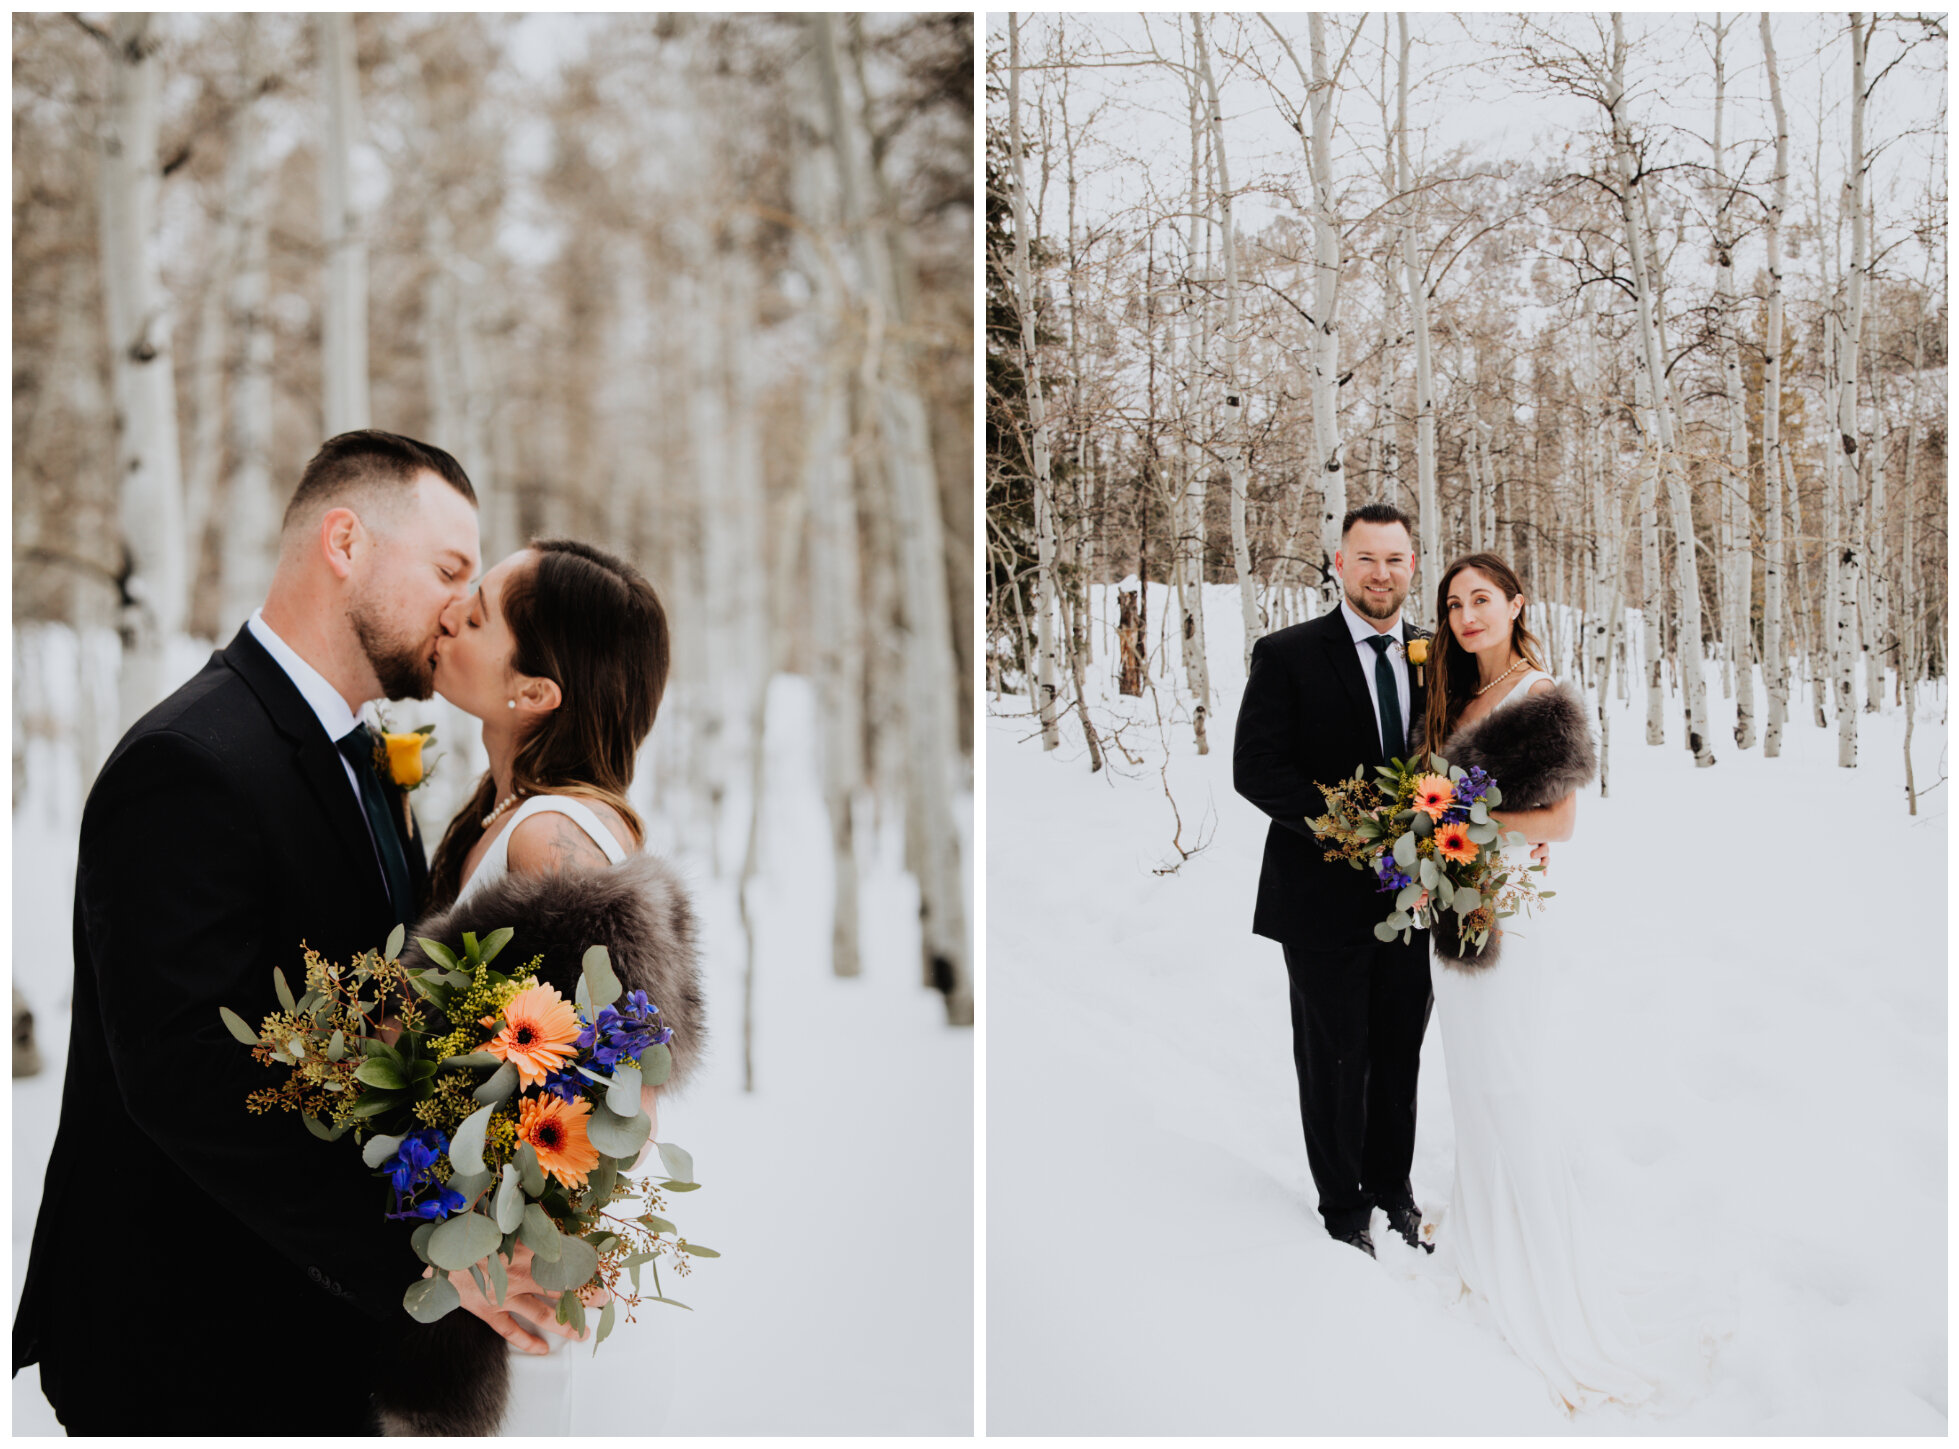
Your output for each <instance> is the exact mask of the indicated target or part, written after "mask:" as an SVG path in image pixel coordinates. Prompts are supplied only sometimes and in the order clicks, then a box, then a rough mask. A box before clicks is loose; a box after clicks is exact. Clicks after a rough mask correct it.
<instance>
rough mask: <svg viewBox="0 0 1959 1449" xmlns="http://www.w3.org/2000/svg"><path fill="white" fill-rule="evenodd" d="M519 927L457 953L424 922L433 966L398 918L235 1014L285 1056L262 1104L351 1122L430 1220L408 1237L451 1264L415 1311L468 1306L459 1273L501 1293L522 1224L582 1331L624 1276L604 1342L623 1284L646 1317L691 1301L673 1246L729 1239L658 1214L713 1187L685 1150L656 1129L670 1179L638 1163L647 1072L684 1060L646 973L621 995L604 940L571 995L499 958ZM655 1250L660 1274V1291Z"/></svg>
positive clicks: (312, 955)
mask: <svg viewBox="0 0 1959 1449" xmlns="http://www.w3.org/2000/svg"><path fill="white" fill-rule="evenodd" d="M513 934H514V932H513V931H512V930H511V929H510V928H508V927H506V928H504V929H502V930H499V931H493V932H491V933H490V934H489V935H488V936H487V937H485V938H484V939H482V940H481V941H478V939H477V938H476V936H475V935H474V934H471V933H465V934H464V935H463V938H462V952H461V954H460V955H458V954H457V953H456V952H455V951H453V950H451V949H450V948H449V947H447V946H445V945H443V944H442V943H441V942H439V941H430V940H418V944H419V945H420V946H421V948H422V950H423V951H424V952H425V953H426V954H427V956H428V957H429V959H430V961H431V962H433V963H434V964H433V965H431V966H427V967H419V968H418V967H409V966H404V965H403V964H402V963H401V962H400V961H399V960H398V959H397V958H398V956H399V954H400V951H401V947H402V941H403V936H404V932H403V930H402V928H401V927H400V926H396V927H395V929H394V934H393V935H392V936H391V937H390V938H389V940H388V943H387V949H386V950H384V951H381V952H373V951H369V952H364V953H363V954H361V955H360V956H357V957H355V958H354V960H353V961H352V962H351V963H350V964H348V965H346V966H338V965H335V964H333V963H332V962H329V961H325V960H322V959H321V958H320V956H319V954H318V953H317V952H315V951H312V950H310V949H308V950H306V953H305V955H306V979H305V983H304V988H303V990H302V992H301V994H300V995H299V996H297V997H295V996H294V995H293V992H292V988H291V987H290V986H289V985H288V984H287V981H286V978H285V974H284V973H283V972H281V971H279V970H278V969H277V968H276V967H275V968H274V970H273V973H272V978H273V979H272V984H273V987H274V989H275V990H276V991H277V992H278V996H279V1005H280V1007H281V1008H282V1009H281V1010H279V1011H276V1012H273V1013H271V1014H269V1015H267V1016H266V1018H265V1020H264V1021H263V1022H262V1023H260V1026H259V1029H258V1030H257V1031H253V1030H252V1028H251V1027H250V1026H249V1025H247V1024H246V1022H245V1021H244V1019H243V1018H242V1017H240V1016H239V1015H238V1014H237V1013H236V1012H234V1011H232V1010H230V1009H229V1008H228V1007H220V1008H219V1015H220V1016H221V1017H222V1018H223V1020H224V1024H225V1026H226V1028H227V1029H228V1030H229V1031H230V1032H231V1034H232V1035H233V1036H234V1037H236V1038H237V1039H238V1040H239V1041H241V1042H243V1043H244V1044H246V1045H247V1046H250V1047H251V1048H252V1055H253V1056H254V1057H255V1058H257V1059H258V1060H259V1061H261V1062H263V1063H265V1064H266V1065H267V1066H281V1067H284V1068H286V1069H287V1070H286V1078H285V1080H284V1081H283V1082H282V1083H280V1084H279V1085H278V1086H274V1087H266V1088H262V1089H261V1090H259V1091H256V1092H253V1093H252V1094H251V1096H250V1097H249V1098H247V1101H246V1106H247V1108H248V1109H249V1110H251V1111H253V1112H267V1111H273V1110H285V1111H297V1112H299V1113H300V1114H301V1118H302V1120H303V1121H304V1122H305V1124H306V1127H307V1129H308V1130H309V1131H311V1132H312V1133H313V1134H314V1135H315V1136H317V1137H322V1138H325V1139H326V1140H327V1141H334V1140H336V1139H338V1138H340V1137H342V1136H344V1135H345V1134H347V1133H349V1132H352V1133H353V1134H354V1138H355V1140H356V1141H357V1142H360V1143H361V1144H362V1148H361V1158H362V1160H363V1161H364V1162H365V1163H366V1164H367V1165H368V1167H370V1168H372V1169H373V1170H374V1172H375V1175H376V1176H377V1177H378V1178H381V1179H383V1180H384V1181H385V1183H386V1189H385V1193H384V1194H382V1196H383V1197H384V1201H383V1202H381V1203H379V1204H377V1206H378V1207H379V1209H380V1210H381V1211H383V1212H385V1214H386V1216H388V1217H390V1218H397V1219H401V1220H403V1221H405V1222H414V1223H417V1224H418V1226H417V1227H416V1228H415V1229H414V1232H413V1236H412V1239H411V1241H412V1243H413V1246H414V1248H415V1252H416V1253H417V1254H418V1255H419V1256H420V1257H421V1259H422V1261H423V1262H425V1263H427V1264H429V1265H430V1267H431V1268H432V1269H433V1270H434V1271H433V1272H432V1273H431V1274H430V1275H429V1276H427V1277H424V1278H420V1279H417V1280H416V1281H415V1282H414V1283H412V1284H410V1285H409V1288H408V1291H407V1293H406V1294H405V1295H404V1297H403V1299H402V1302H403V1306H404V1307H406V1308H407V1310H408V1312H409V1313H410V1314H411V1315H412V1316H413V1317H415V1318H416V1319H418V1320H420V1321H421V1322H424V1323H430V1322H433V1321H434V1320H436V1319H438V1318H440V1317H442V1316H443V1315H444V1314H446V1313H448V1312H449V1311H450V1310H451V1309H454V1308H457V1307H459V1306H460V1305H461V1301H462V1300H461V1298H460V1296H459V1295H458V1293H457V1291H456V1286H455V1283H454V1282H453V1281H451V1279H452V1275H455V1274H458V1273H468V1274H469V1275H470V1276H471V1277H472V1278H474V1279H475V1281H476V1285H477V1287H478V1289H479V1290H481V1291H482V1292H483V1293H484V1294H485V1295H486V1296H488V1297H489V1298H491V1299H492V1300H494V1301H496V1302H501V1301H502V1300H503V1298H504V1296H505V1294H506V1292H507V1289H508V1273H507V1269H506V1264H507V1263H509V1262H510V1261H512V1260H513V1259H514V1255H515V1253H516V1249H517V1245H518V1244H519V1243H522V1244H524V1245H525V1246H527V1247H529V1248H530V1250H531V1252H532V1254H533V1257H532V1261H531V1276H532V1278H534V1279H535V1280H536V1282H537V1284H538V1286H539V1287H541V1288H546V1289H552V1290H562V1291H561V1293H560V1297H559V1299H558V1318H559V1321H560V1322H564V1323H569V1324H571V1325H572V1326H573V1327H574V1328H577V1329H579V1330H581V1331H582V1330H583V1329H584V1327H585V1308H586V1302H585V1299H586V1297H588V1296H589V1297H592V1298H596V1297H598V1296H599V1295H598V1293H597V1292H596V1290H597V1289H600V1288H604V1289H605V1290H607V1293H608V1294H609V1295H610V1296H608V1297H607V1298H606V1301H605V1306H604V1308H603V1309H602V1310H601V1312H600V1315H599V1321H598V1330H597V1333H596V1334H595V1335H594V1341H595V1344H596V1343H599V1342H603V1341H604V1340H605V1337H606V1335H607V1334H608V1333H610V1332H611V1331H612V1322H613V1306H614V1304H615V1303H616V1302H619V1301H621V1300H622V1299H623V1301H624V1303H625V1304H626V1307H627V1320H628V1321H629V1322H630V1321H631V1317H632V1309H633V1308H634V1307H637V1306H638V1305H639V1303H641V1302H642V1301H651V1302H655V1303H672V1304H674V1306H675V1307H679V1308H685V1307H686V1306H687V1305H686V1304H684V1303H678V1302H676V1301H675V1300H674V1299H671V1298H668V1297H666V1296H665V1294H664V1292H663V1291H662V1289H661V1286H660V1270H659V1260H660V1259H661V1258H666V1259H667V1260H668V1261H669V1263H670V1265H671V1266H672V1268H673V1270H674V1271H676V1272H677V1273H679V1274H680V1275H681V1276H685V1275H686V1273H687V1271H688V1269H687V1261H688V1259H689V1258H713V1257H718V1256H719V1254H717V1253H715V1252H714V1251H713V1250H712V1249H711V1248H704V1247H702V1246H700V1245H699V1244H698V1243H690V1242H688V1241H687V1240H686V1239H685V1238H683V1237H681V1236H679V1234H678V1232H677V1231H676V1230H675V1228H674V1225H673V1224H672V1223H671V1222H669V1221H667V1219H666V1218H664V1217H662V1216H660V1213H661V1212H662V1211H663V1210H664V1209H665V1206H666V1205H665V1201H664V1199H663V1198H662V1197H661V1193H662V1192H676V1193H679V1192H692V1191H694V1189H695V1188H696V1187H698V1186H699V1184H698V1183H696V1182H695V1181H694V1180H693V1178H694V1165H693V1160H692V1159H691V1158H690V1157H689V1156H688V1154H687V1153H686V1152H685V1151H683V1150H682V1149H681V1148H678V1147H675V1146H674V1145H672V1144H671V1143H665V1142H662V1143H659V1144H657V1146H658V1151H659V1158H660V1163H661V1166H662V1167H663V1168H664V1169H665V1172H664V1177H663V1180H662V1181H661V1182H660V1183H659V1184H658V1186H657V1187H655V1186H653V1185H652V1184H651V1183H650V1182H635V1181H633V1180H632V1179H631V1178H630V1177H628V1174H629V1173H630V1172H631V1171H632V1170H633V1168H634V1166H635V1164H636V1162H637V1160H638V1158H639V1156H640V1155H641V1150H642V1149H643V1148H644V1147H645V1146H646V1144H647V1140H648V1138H649V1137H650V1135H651V1133H652V1128H653V1124H652V1122H651V1120H650V1119H649V1118H648V1117H647V1115H646V1113H645V1112H644V1111H643V1110H642V1108H641V1105H640V1088H641V1087H642V1086H649V1087H651V1086H658V1085H659V1084H660V1083H662V1082H664V1081H665V1080H666V1079H667V1075H668V1073H669V1072H670V1071H671V1070H672V1065H673V1057H672V1052H671V1051H670V1049H669V1048H668V1046H667V1043H668V1042H669V1041H670V1040H671V1039H672V1036H673V1033H672V1032H671V1031H670V1030H668V1029H667V1028H666V1027H664V1026H662V1025H661V1024H660V1021H659V1014H660V1009H659V1007H658V1006H656V1005H654V1004H653V1003H651V1002H649V1001H648V1000H647V999H646V994H645V993H644V992H642V991H635V992H633V993H632V994H631V995H630V996H625V997H624V999H623V1000H622V999H621V997H622V988H621V986H620V984H619V980H618V978H617V976H615V975H614V974H613V970H612V965H611V961H610V958H609V956H608V954H607V952H606V949H605V947H603V946H594V947H592V948H591V949H590V950H589V951H587V952H586V953H585V956H584V959H583V968H584V969H583V974H582V976H581V979H580V982H579V987H578V991H577V995H576V998H575V1000H572V1001H566V1000H564V999H563V998H562V997H561V996H560V995H559V994H558V991H557V989H556V988H555V987H552V986H548V985H545V986H541V985H539V984H538V982H537V978H536V977H535V976H533V975H530V974H528V972H525V973H519V974H518V975H515V976H507V975H504V974H503V973H501V972H499V971H496V970H494V969H492V967H491V964H490V963H491V962H492V961H493V960H495V959H496V957H497V955H498V954H499V953H500V952H501V951H502V950H503V948H504V947H505V946H507V945H508V944H509V943H510V940H511V938H512V936H513ZM542 959H543V958H541V957H539V958H536V959H535V960H533V961H532V962H531V966H532V968H535V967H536V965H537V964H538V962H539V961H541V960H542ZM635 1202H636V1203H637V1205H638V1208H639V1211H637V1212H635V1211H633V1208H632V1204H633V1203H635ZM622 1204H623V1206H619V1205H622ZM615 1209H616V1210H615ZM641 1268H648V1269H650V1270H651V1272H652V1277H653V1292H652V1293H651V1294H648V1295H646V1298H645V1299H644V1300H643V1299H642V1298H641V1296H640V1269H641ZM622 1277H625V1278H628V1279H629V1280H630V1281H631V1284H632V1291H631V1292H630V1293H626V1292H624V1291H623V1289H622V1286H621V1284H620V1279H621V1278H622Z"/></svg>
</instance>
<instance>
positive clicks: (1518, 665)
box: [1470, 659, 1524, 699]
mask: <svg viewBox="0 0 1959 1449" xmlns="http://www.w3.org/2000/svg"><path fill="white" fill-rule="evenodd" d="M1523 667H1524V661H1523V660H1521V659H1519V660H1518V661H1517V662H1516V663H1515V664H1513V665H1511V666H1510V667H1509V668H1508V669H1506V670H1504V671H1503V673H1501V674H1499V675H1498V676H1497V677H1496V678H1495V679H1492V680H1491V681H1490V682H1489V683H1488V684H1486V685H1484V686H1483V688H1482V689H1477V690H1472V691H1470V698H1472V699H1474V698H1475V697H1476V696H1477V695H1479V694H1482V693H1483V692H1484V690H1490V689H1495V688H1496V687H1497V686H1498V685H1499V684H1501V683H1503V681H1504V680H1506V679H1508V678H1509V677H1510V676H1511V675H1513V674H1515V673H1516V672H1517V671H1518V670H1519V669H1521V668H1523Z"/></svg>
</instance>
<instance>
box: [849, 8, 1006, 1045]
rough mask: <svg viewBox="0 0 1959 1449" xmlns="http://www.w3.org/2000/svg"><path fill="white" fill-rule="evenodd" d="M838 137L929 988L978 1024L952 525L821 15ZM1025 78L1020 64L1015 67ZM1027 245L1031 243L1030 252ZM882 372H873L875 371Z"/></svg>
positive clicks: (866, 163)
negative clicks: (894, 605)
mask: <svg viewBox="0 0 1959 1449" xmlns="http://www.w3.org/2000/svg"><path fill="white" fill-rule="evenodd" d="M810 24H811V26H812V28H813V30H814V31H815V36H816V41H817V50H818V55H819V62H820V64H821V66H822V74H823V81H824V93H825V97H826V99H827V101H828V103H829V108H830V112H831V122H832V135H833V136H834V137H835V139H836V141H837V143H838V148H839V161H840V165H839V171H840V174H841V176H842V178H843V198H844V214H845V217H846V219H847V221H848V223H849V225H850V228H851V231H852V234H853V240H854V242H855V249H856V255H857V260H858V266H859V270H860V274H861V276H862V277H863V279H864V281H865V287H864V292H863V296H862V299H861V300H862V303H863V305H864V306H865V308H866V311H867V312H868V314H869V318H870V326H869V329H868V330H869V338H868V340H867V343H866V347H867V353H868V363H869V365H867V368H866V372H867V374H869V375H870V376H871V377H873V378H874V380H875V383H876V389H877V391H876V397H875V400H874V412H875V416H876V419H877V423H878V431H879V435H880V438H881V441H882V444H883V449H882V456H883V460H884V468H885V475H886V477H887V479H888V480H889V501H890V507H891V513H892V520H893V523H894V524H895V526H896V533H897V541H898V565H899V567H898V572H899V578H900V582H901V585H902V591H903V601H904V610H905V619H906V622H907V623H908V625H909V626H910V627H909V629H908V630H907V631H906V635H905V639H904V651H905V669H904V678H905V686H906V700H905V703H906V710H905V726H906V733H905V738H906V744H907V747H908V760H907V766H908V783H909V787H910V788H909V804H910V809H909V810H908V811H907V829H906V835H907V840H906V849H907V853H908V854H910V855H911V857H912V859H913V860H914V861H915V862H916V868H917V874H918V884H919V897H920V926H921V932H922V947H923V956H924V966H925V971H926V975H927V979H928V980H929V981H930V982H931V983H932V984H933V985H935V986H937V987H938V988H939V989H940V990H941V991H942V992H944V994H945V998H946V1019H947V1020H948V1021H949V1022H950V1023H952V1024H953V1025H955V1026H970V1025H971V1024H972V1022H973V969H972V938H971V932H970V930H969V927H968V922H969V921H970V919H971V905H970V903H969V902H968V900H967V898H966V889H967V882H968V880H969V878H970V873H969V871H968V869H967V865H966V846H965V840H964V837H963V836H962V834H961V831H960V828H959V823H958V820H957V818H956V814H955V810H954V803H955V801H956V800H957V798H958V797H959V795H960V794H961V793H962V792H963V791H966V790H970V789H971V777H970V775H969V774H968V773H967V767H966V763H965V761H964V758H963V756H962V754H961V752H960V748H959V723H958V721H957V720H956V719H955V718H954V710H955V707H956V703H957V700H958V698H959V688H958V681H957V679H956V678H955V677H954V664H953V660H954V657H955V656H954V650H953V642H952V614H951V605H950V601H949V600H948V598H947V594H946V567H945V544H944V540H945V521H944V518H943V515H942V514H941V511H940V501H939V499H940V495H939V486H938V479H937V475H936V473H935V470H934V465H933V461H932V439H931V432H930V427H929V423H928V419H927V415H926V411H925V404H924V400H923V399H922V398H921V397H920V395H919V393H918V391H917V390H916V387H915V384H914V381H913V380H914V378H915V377H916V376H917V367H916V364H915V361H914V359H913V357H912V355H911V349H910V347H909V346H908V345H906V344H905V343H904V342H903V341H902V340H900V339H902V338H903V337H905V336H906V332H905V330H904V329H905V327H906V324H907V320H908V319H907V317H906V313H905V308H904V305H903V297H904V296H905V295H906V293H907V291H908V288H907V286H906V284H905V283H904V281H903V279H902V278H901V277H900V275H899V266H900V262H899V258H898V256H897V254H896V251H895V247H894V243H893V239H892V237H891V236H890V234H889V231H888V228H887V226H886V225H884V224H881V223H880V222H878V221H877V220H875V219H874V218H873V217H872V216H871V215H870V214H869V212H868V207H867V203H868V200H869V197H870V194H871V192H872V190H873V188H874V187H875V185H876V180H877V178H876V175H875V172H874V168H875V167H876V166H877V164H878V163H877V160H876V157H875V155H874V153H873V152H872V149H871V142H870V136H869V133H868V128H867V126H866V124H865V119H864V114H863V110H862V104H861V98H859V102H858V103H857V104H846V102H845V97H844V89H843V75H842V67H841V65H840V64H839V56H838V45H837V35H836V24H835V21H834V20H833V19H832V18H831V17H829V16H827V15H813V16H812V17H811V19H810ZM1016 69H1018V67H1017V66H1016ZM1022 244H1023V245H1024V242H1023V243H1022ZM873 368H874V369H875V370H874V371H873V370H872V369H873Z"/></svg>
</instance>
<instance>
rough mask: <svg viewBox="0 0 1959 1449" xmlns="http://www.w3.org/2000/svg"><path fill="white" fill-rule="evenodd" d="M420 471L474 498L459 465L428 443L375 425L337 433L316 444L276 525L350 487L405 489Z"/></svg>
mask: <svg viewBox="0 0 1959 1449" xmlns="http://www.w3.org/2000/svg"><path fill="white" fill-rule="evenodd" d="M425 472H426V473H433V474H435V475H436V477H438V478H440V479H441V480H442V481H443V482H444V483H447V484H448V485H449V486H450V487H451V488H453V489H455V490H456V491H457V492H458V493H460V494H462V496H463V497H465V498H467V499H468V500H469V501H470V502H471V503H472V504H473V503H475V502H476V490H475V489H474V488H472V487H470V485H469V475H468V474H467V473H465V472H463V465H462V464H460V463H458V462H457V461H456V460H455V459H454V458H453V457H451V456H450V455H449V454H447V453H445V452H443V451H442V449H440V448H438V447H436V446H435V445H434V444H433V443H420V442H417V441H416V440H415V439H413V438H404V437H403V436H402V435H401V434H400V433H384V432H382V431H381V430H380V429H379V428H361V429H358V430H357V431H355V432H351V433H341V434H338V435H337V436H335V437H331V438H328V439H327V440H326V441H325V442H324V443H322V444H320V451H319V452H317V453H315V454H314V455H313V458H312V461H311V462H309V463H307V465H306V471H305V472H304V473H302V474H300V475H299V487H298V488H296V489H294V490H293V495H292V502H290V503H288V504H287V505H286V516H285V519H284V521H283V522H282V523H281V524H280V527H281V528H288V527H291V526H292V524H293V523H294V522H296V521H298V520H299V519H300V518H302V517H304V516H305V515H306V514H308V513H311V512H313V511H314V510H315V509H316V508H318V507H319V506H320V505H322V504H328V505H331V504H335V503H339V502H341V501H343V499H344V498H345V497H346V495H348V494H350V493H352V492H353V491H354V490H356V489H372V488H376V487H380V488H387V487H388V486H390V485H397V486H400V487H402V488H406V487H408V486H409V485H410V484H412V483H413V482H414V481H415V479H416V477H417V476H418V475H420V474H422V473H425Z"/></svg>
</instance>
